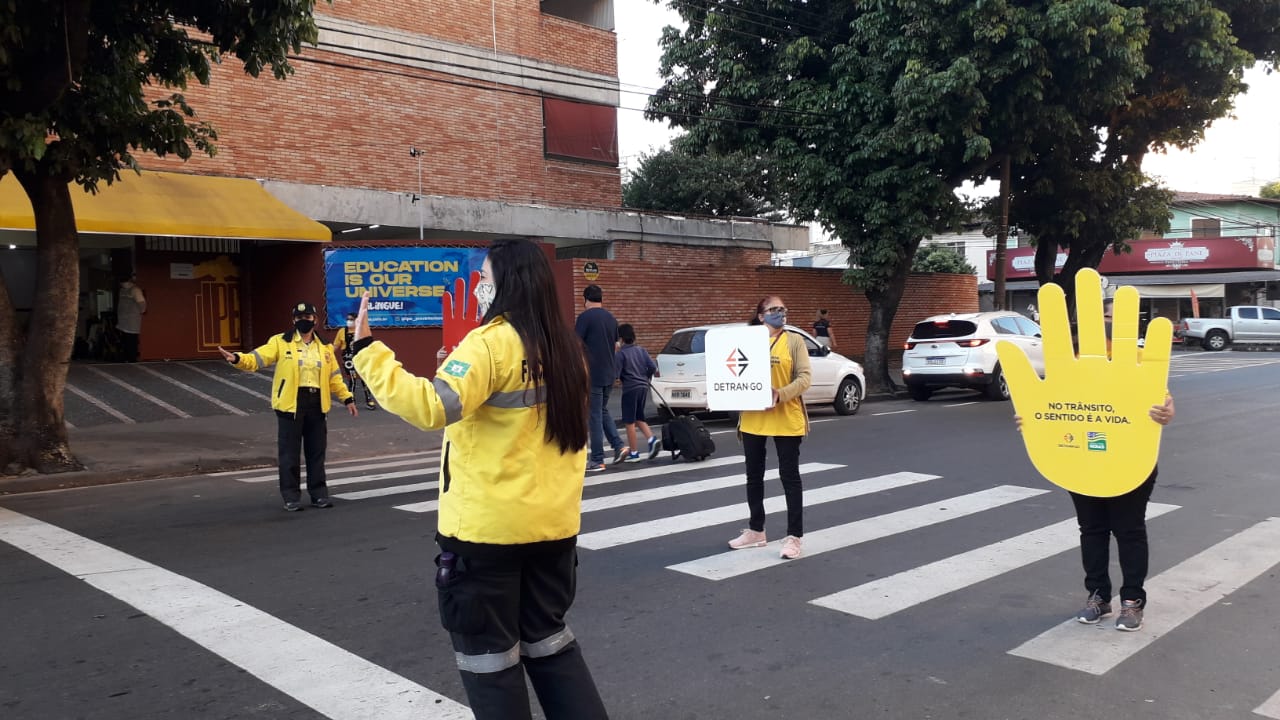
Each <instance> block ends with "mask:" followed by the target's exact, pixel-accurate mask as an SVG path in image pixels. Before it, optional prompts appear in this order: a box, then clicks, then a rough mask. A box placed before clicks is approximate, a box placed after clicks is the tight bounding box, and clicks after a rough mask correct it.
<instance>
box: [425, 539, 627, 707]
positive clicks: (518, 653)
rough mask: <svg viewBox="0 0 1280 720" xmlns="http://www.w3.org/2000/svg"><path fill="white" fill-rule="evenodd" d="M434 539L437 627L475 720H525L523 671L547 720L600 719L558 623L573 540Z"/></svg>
mask: <svg viewBox="0 0 1280 720" xmlns="http://www.w3.org/2000/svg"><path fill="white" fill-rule="evenodd" d="M436 541H437V542H438V543H439V544H440V549H441V550H442V551H443V552H442V553H441V555H440V556H438V557H437V558H436V565H437V574H436V592H437V595H438V600H439V603H440V622H441V625H443V626H444V628H445V629H446V630H448V631H449V635H450V637H451V638H452V641H453V649H454V652H455V654H456V656H457V660H458V669H459V672H460V673H461V674H462V685H463V687H465V688H466V691H467V701H468V703H469V704H470V705H471V710H472V712H474V713H475V717H476V720H528V719H529V718H531V717H532V713H531V711H530V707H529V693H528V691H527V690H526V689H525V675H526V674H528V676H529V681H530V682H531V683H532V684H533V690H534V692H535V693H536V694H537V696H538V702H539V704H541V705H542V712H543V714H544V715H545V717H546V718H547V720H607V718H608V713H607V712H606V711H605V708H604V702H603V701H602V700H601V699H600V693H599V692H598V691H597V690H596V684H595V681H594V680H593V679H592V678H591V671H590V670H589V669H588V668H587V663H586V660H585V659H584V658H583V657H582V650H581V649H580V648H579V647H578V642H577V641H576V640H575V639H574V638H573V633H572V631H570V630H569V628H568V626H567V625H565V621H564V616H565V614H566V613H567V612H568V611H569V606H570V605H572V604H573V598H574V593H575V591H576V589H577V573H578V570H577V565H578V552H577V538H568V539H567V540H557V541H554V542H544V543H531V544H527V545H487V544H476V543H467V542H461V541H458V540H455V539H453V538H448V537H443V536H437V537H436ZM442 558H443V559H442ZM449 565H452V568H451V569H450V570H444V569H443V568H444V567H446V566H449Z"/></svg>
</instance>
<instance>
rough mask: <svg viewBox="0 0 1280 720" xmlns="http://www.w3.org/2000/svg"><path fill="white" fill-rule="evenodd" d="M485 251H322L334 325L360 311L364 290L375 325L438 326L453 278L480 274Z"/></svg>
mask: <svg viewBox="0 0 1280 720" xmlns="http://www.w3.org/2000/svg"><path fill="white" fill-rule="evenodd" d="M486 252H487V251H486V250H485V249H484V248H450V247H376V248H370V247H363V248H354V247H353V248H329V249H326V250H325V251H324V274H325V303H326V308H325V309H326V311H327V314H328V321H329V323H330V324H331V326H337V325H339V324H341V323H343V322H344V318H345V317H346V314H347V313H349V312H356V311H358V310H359V309H360V298H361V297H362V296H363V295H364V291H365V290H369V291H370V292H371V293H372V296H371V297H370V299H369V325H370V326H371V327H440V326H441V324H442V321H443V315H444V313H443V305H442V302H441V298H442V297H443V296H444V294H445V293H446V292H450V291H452V290H453V286H454V280H456V279H458V278H463V279H464V280H465V279H466V278H468V277H470V275H471V273H472V271H475V272H479V270H480V266H481V265H482V264H483V263H484V257H485V253H486Z"/></svg>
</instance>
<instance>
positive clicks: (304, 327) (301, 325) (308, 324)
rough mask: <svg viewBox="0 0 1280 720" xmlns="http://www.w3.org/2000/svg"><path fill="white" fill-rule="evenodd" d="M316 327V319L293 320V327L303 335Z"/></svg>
mask: <svg viewBox="0 0 1280 720" xmlns="http://www.w3.org/2000/svg"><path fill="white" fill-rule="evenodd" d="M315 327H316V321H315V320H294V321H293V329H295V330H297V331H298V332H300V333H302V334H303V335H306V334H307V333H309V332H311V331H312V330H314V329H315Z"/></svg>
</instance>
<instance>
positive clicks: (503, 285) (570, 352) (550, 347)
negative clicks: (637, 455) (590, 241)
mask: <svg viewBox="0 0 1280 720" xmlns="http://www.w3.org/2000/svg"><path fill="white" fill-rule="evenodd" d="M489 265H490V266H491V267H492V268H493V285H494V287H495V288H496V289H497V294H496V296H495V297H494V300H493V305H491V306H490V307H489V312H487V313H485V316H484V322H486V323H487V322H489V321H490V320H493V319H494V318H496V317H498V316H500V315H502V316H505V317H506V320H507V322H509V323H511V326H512V327H513V328H515V331H516V333H517V334H518V335H519V336H520V341H521V342H522V343H523V344H524V354H525V361H526V362H527V363H528V367H529V377H530V381H531V382H533V383H534V384H537V383H539V382H541V383H542V386H543V390H542V393H543V398H544V399H545V400H546V426H547V431H546V439H547V442H548V443H554V444H555V445H557V446H559V447H560V452H561V453H568V452H577V451H578V450H581V449H582V448H583V447H585V446H586V444H587V400H588V398H589V397H590V394H591V385H590V380H589V379H588V377H587V364H586V357H585V355H584V354H583V350H582V343H581V342H580V341H579V340H578V336H577V334H576V333H574V331H573V329H572V328H570V327H569V325H568V323H566V322H565V319H564V315H563V314H561V312H560V300H559V296H558V295H557V294H556V287H555V279H554V277H553V276H552V274H551V263H550V261H548V260H547V255H546V253H544V252H543V251H542V248H540V247H538V246H537V245H536V244H534V243H532V242H530V241H528V240H496V241H494V243H493V245H491V246H490V247H489Z"/></svg>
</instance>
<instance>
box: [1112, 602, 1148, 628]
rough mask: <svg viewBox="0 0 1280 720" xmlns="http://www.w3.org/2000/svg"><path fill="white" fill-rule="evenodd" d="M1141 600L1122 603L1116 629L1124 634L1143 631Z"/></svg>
mask: <svg viewBox="0 0 1280 720" xmlns="http://www.w3.org/2000/svg"><path fill="white" fill-rule="evenodd" d="M1144 604H1145V603H1143V602H1142V601H1141V600H1125V601H1124V602H1122V603H1120V615H1119V616H1118V617H1116V629H1117V630H1123V631H1124V632H1135V631H1137V630H1141V629H1142V606H1143V605H1144Z"/></svg>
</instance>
